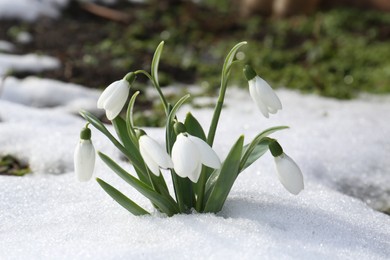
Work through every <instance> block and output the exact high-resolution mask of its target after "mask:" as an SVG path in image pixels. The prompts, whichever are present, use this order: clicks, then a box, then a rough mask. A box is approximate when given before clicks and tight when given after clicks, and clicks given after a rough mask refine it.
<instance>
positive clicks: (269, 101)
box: [244, 65, 282, 118]
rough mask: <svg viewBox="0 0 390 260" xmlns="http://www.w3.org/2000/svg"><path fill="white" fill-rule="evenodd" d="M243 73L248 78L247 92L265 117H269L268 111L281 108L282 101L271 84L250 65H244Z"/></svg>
mask: <svg viewBox="0 0 390 260" xmlns="http://www.w3.org/2000/svg"><path fill="white" fill-rule="evenodd" d="M244 74H245V77H246V79H247V80H248V84H249V94H250V95H251V97H252V99H253V101H254V102H255V103H256V105H257V107H258V108H259V110H260V112H261V113H262V114H263V115H264V116H265V117H266V118H268V117H269V113H271V114H275V113H276V112H277V111H278V110H280V109H282V103H281V102H280V100H279V98H278V96H277V95H276V94H275V92H274V91H273V89H272V88H271V86H270V85H269V84H268V83H267V82H266V81H265V80H263V79H262V78H260V77H259V76H258V75H257V74H256V72H255V71H254V70H253V69H252V67H250V66H249V65H246V66H245V68H244Z"/></svg>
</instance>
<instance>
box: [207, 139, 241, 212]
mask: <svg viewBox="0 0 390 260" xmlns="http://www.w3.org/2000/svg"><path fill="white" fill-rule="evenodd" d="M243 144H244V136H240V138H238V140H237V142H236V143H235V144H234V145H233V147H232V149H231V150H230V152H229V154H228V156H227V157H226V159H225V161H224V163H223V164H222V167H221V170H220V174H219V176H218V179H217V181H216V183H215V185H214V187H213V188H212V191H211V193H210V196H209V197H208V199H207V202H206V206H205V208H204V212H214V213H217V212H218V211H220V210H221V209H222V207H223V205H224V204H225V201H226V198H227V196H228V195H229V192H230V190H231V188H232V187H233V184H234V181H235V180H236V178H237V176H238V169H239V166H240V159H241V153H242V148H243Z"/></svg>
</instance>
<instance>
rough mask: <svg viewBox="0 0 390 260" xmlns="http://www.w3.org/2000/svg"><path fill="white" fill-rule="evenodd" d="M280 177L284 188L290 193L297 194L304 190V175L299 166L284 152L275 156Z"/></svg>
mask: <svg viewBox="0 0 390 260" xmlns="http://www.w3.org/2000/svg"><path fill="white" fill-rule="evenodd" d="M274 159H275V164H276V170H277V172H278V178H279V180H280V182H281V183H282V184H283V186H284V188H286V190H288V191H289V192H290V193H292V194H294V195H297V194H298V193H299V192H300V191H301V190H303V186H304V185H303V176H302V172H301V170H300V169H299V166H298V165H297V164H296V163H295V162H294V161H293V159H291V158H290V157H289V156H288V155H287V154H285V153H282V154H281V155H280V156H276V157H275V158H274Z"/></svg>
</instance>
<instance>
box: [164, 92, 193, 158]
mask: <svg viewBox="0 0 390 260" xmlns="http://www.w3.org/2000/svg"><path fill="white" fill-rule="evenodd" d="M189 97H190V94H187V95H185V96H183V97H182V98H180V99H179V101H177V102H176V104H175V105H174V106H173V108H172V109H171V111H170V112H169V115H168V118H167V126H166V127H167V129H166V134H167V136H166V138H167V150H168V153H169V154H171V150H172V146H173V144H174V142H175V140H176V138H172V137H176V135H175V132H174V130H173V124H174V119H175V117H176V113H177V110H179V108H180V107H181V106H182V105H183V104H184V102H186V100H187V99H188V98H189Z"/></svg>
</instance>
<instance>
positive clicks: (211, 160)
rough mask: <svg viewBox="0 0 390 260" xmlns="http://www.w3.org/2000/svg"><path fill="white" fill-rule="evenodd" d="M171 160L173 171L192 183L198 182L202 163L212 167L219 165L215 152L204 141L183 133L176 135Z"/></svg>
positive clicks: (216, 167) (217, 167)
mask: <svg viewBox="0 0 390 260" xmlns="http://www.w3.org/2000/svg"><path fill="white" fill-rule="evenodd" d="M172 161H173V166H174V169H175V172H176V173H177V174H178V175H179V176H180V177H182V178H185V177H188V178H189V179H190V180H191V181H192V182H194V183H196V182H198V179H199V176H200V173H201V170H202V164H204V165H206V166H208V167H211V168H214V169H219V168H220V167H221V161H220V160H219V158H218V156H217V154H216V153H215V152H214V150H213V149H212V148H211V147H210V146H209V145H208V144H207V143H206V142H205V141H203V140H202V139H200V138H198V137H196V136H192V135H189V134H183V133H180V134H179V135H178V136H177V138H176V142H175V143H174V145H173V148H172Z"/></svg>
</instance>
